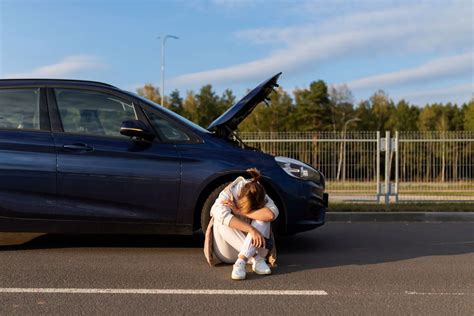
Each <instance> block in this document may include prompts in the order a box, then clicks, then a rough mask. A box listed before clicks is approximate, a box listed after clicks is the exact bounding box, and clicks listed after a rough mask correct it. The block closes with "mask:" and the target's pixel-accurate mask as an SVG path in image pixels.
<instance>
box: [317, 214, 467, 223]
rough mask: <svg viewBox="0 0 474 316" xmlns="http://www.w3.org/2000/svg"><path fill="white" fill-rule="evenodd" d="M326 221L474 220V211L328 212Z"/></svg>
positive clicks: (432, 221) (433, 221)
mask: <svg viewBox="0 0 474 316" xmlns="http://www.w3.org/2000/svg"><path fill="white" fill-rule="evenodd" d="M326 221H327V222H428V223H442V222H474V212H328V213H326Z"/></svg>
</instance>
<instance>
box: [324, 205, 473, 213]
mask: <svg viewBox="0 0 474 316" xmlns="http://www.w3.org/2000/svg"><path fill="white" fill-rule="evenodd" d="M328 211H329V212H474V203H399V204H390V205H388V206H385V205H384V204H375V203H374V204H362V203H360V204H359V203H329V208H328Z"/></svg>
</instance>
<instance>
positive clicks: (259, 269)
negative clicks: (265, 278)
mask: <svg viewBox="0 0 474 316" xmlns="http://www.w3.org/2000/svg"><path fill="white" fill-rule="evenodd" d="M252 270H253V271H254V272H255V273H257V274H272V270H271V269H270V267H269V266H268V265H267V263H266V262H265V260H264V259H260V260H255V261H254V262H253V264H252Z"/></svg>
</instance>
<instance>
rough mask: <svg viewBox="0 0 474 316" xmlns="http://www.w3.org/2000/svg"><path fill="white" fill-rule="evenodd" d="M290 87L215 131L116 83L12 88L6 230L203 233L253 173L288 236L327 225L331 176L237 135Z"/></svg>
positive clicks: (7, 112) (1, 102) (2, 161)
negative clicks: (218, 205)
mask: <svg viewBox="0 0 474 316" xmlns="http://www.w3.org/2000/svg"><path fill="white" fill-rule="evenodd" d="M279 76H280V74H277V75H275V76H274V77H272V78H270V79H268V80H267V81H265V82H263V83H262V84H260V85H259V86H258V87H256V88H255V89H254V90H252V91H251V92H250V93H249V94H248V95H246V96H245V97H244V98H243V99H242V100H240V101H239V102H238V103H236V104H235V105H233V106H232V107H230V108H229V109H228V110H227V111H226V112H225V113H224V114H222V115H221V116H220V117H218V118H217V119H216V120H215V121H214V122H212V124H211V125H209V127H208V128H207V129H204V128H202V127H200V126H198V125H196V124H194V123H192V122H191V121H188V120H187V119H185V118H183V117H181V116H179V115H177V114H176V113H174V112H172V111H169V110H167V109H166V108H164V107H162V106H160V105H158V104H155V103H153V102H151V101H149V100H147V99H145V98H142V97H140V96H138V95H135V94H133V93H131V92H127V91H123V90H120V89H118V88H116V87H114V86H111V85H108V84H105V83H99V82H92V81H81V80H56V79H4V80H0V231H1V232H45V233H146V234H192V233H194V232H196V231H199V230H201V229H205V228H206V227H207V224H208V221H209V216H210V215H209V211H210V208H211V206H212V204H213V202H214V200H215V199H216V198H217V195H218V194H219V192H220V191H221V190H222V189H223V188H224V187H225V186H226V184H228V183H229V182H231V181H232V180H234V179H235V178H236V177H237V176H240V175H244V176H247V175H246V172H245V170H246V169H248V168H250V167H256V168H258V169H259V170H260V171H261V172H262V174H263V176H264V179H263V181H262V183H263V185H264V186H265V188H266V190H267V193H268V194H269V195H270V197H271V198H272V199H273V200H274V201H275V203H276V204H277V206H278V208H279V210H280V216H279V217H278V220H276V221H275V222H274V223H273V225H274V230H275V231H276V232H277V233H279V234H292V233H296V232H301V231H305V230H310V229H313V228H316V227H318V226H320V225H323V224H324V218H325V212H326V208H327V201H328V197H327V194H326V193H324V189H325V183H324V176H323V175H322V173H321V172H320V171H318V170H316V169H315V168H313V167H311V166H309V165H307V164H305V163H302V162H300V161H297V160H294V159H290V158H286V157H274V156H272V155H268V154H265V153H263V152H261V151H259V150H256V149H253V148H250V147H248V146H246V145H245V144H244V143H243V142H242V141H240V140H239V138H238V137H237V136H236V134H235V130H236V128H237V126H238V125H239V123H240V122H241V121H242V120H244V118H245V117H246V116H247V115H249V114H250V112H251V111H252V110H253V109H254V108H255V107H256V106H257V105H258V104H259V103H260V102H262V101H264V99H265V98H266V97H267V96H268V94H269V93H270V92H271V91H272V89H273V88H274V87H275V86H277V80H278V77H279Z"/></svg>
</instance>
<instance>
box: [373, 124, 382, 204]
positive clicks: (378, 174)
mask: <svg viewBox="0 0 474 316" xmlns="http://www.w3.org/2000/svg"><path fill="white" fill-rule="evenodd" d="M380 151H381V148H380V131H377V153H376V159H375V160H376V162H375V164H376V168H375V172H376V179H377V203H380V194H381V193H382V192H381V190H380Z"/></svg>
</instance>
